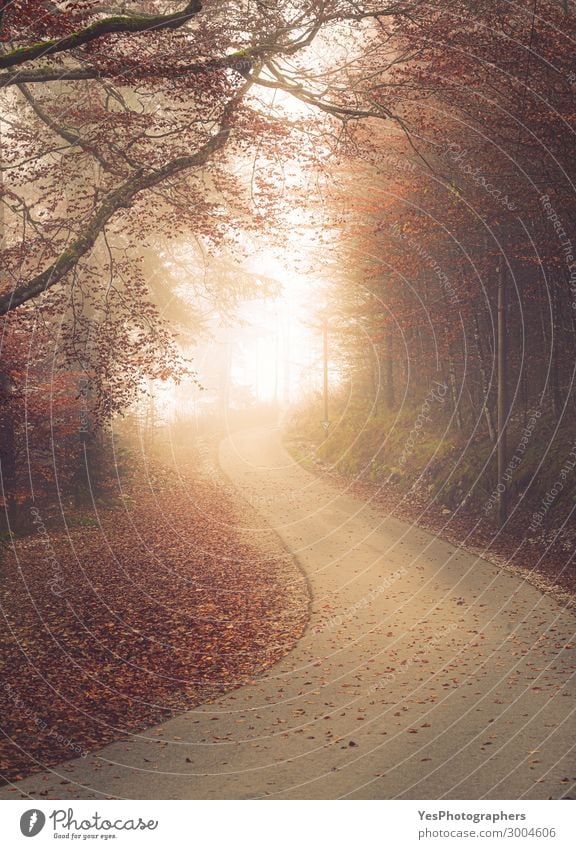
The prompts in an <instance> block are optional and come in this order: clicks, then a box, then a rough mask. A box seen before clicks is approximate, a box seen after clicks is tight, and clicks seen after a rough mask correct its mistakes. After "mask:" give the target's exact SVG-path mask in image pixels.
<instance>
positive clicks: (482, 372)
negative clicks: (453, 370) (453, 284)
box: [472, 313, 496, 443]
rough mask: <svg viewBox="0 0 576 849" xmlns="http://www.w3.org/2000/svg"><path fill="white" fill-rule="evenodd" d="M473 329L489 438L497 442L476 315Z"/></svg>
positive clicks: (474, 315)
mask: <svg viewBox="0 0 576 849" xmlns="http://www.w3.org/2000/svg"><path fill="white" fill-rule="evenodd" d="M472 322H473V328H474V343H475V346H476V355H477V357H478V368H479V371H480V381H481V386H482V409H483V412H484V418H485V419H486V426H487V428H488V436H489V437H490V442H492V443H495V442H496V430H495V428H494V419H493V417H492V410H491V409H490V397H489V396H490V386H489V383H488V376H487V374H486V362H485V359H484V349H483V347H482V339H481V336H480V327H479V324H478V316H477V315H476V313H474V314H473V316H472Z"/></svg>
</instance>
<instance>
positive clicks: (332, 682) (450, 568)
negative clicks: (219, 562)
mask: <svg viewBox="0 0 576 849" xmlns="http://www.w3.org/2000/svg"><path fill="white" fill-rule="evenodd" d="M220 464H221V467H222V469H223V470H224V471H225V473H226V474H227V475H228V476H229V478H230V479H231V480H232V482H233V483H234V484H235V486H236V487H237V488H238V489H239V491H240V493H241V494H242V495H243V496H245V497H246V499H247V500H248V501H250V502H251V504H252V505H255V506H256V507H257V509H258V515H259V517H261V519H260V518H258V520H256V522H255V524H254V527H253V533H254V537H255V538H256V539H257V537H258V534H259V533H261V532H264V530H265V531H266V532H268V529H269V527H270V526H272V527H273V528H274V529H275V530H276V532H277V533H278V535H279V536H280V537H281V539H282V541H283V543H284V545H285V546H286V548H287V549H288V550H289V551H290V552H291V553H292V554H293V556H294V557H295V558H297V560H298V563H299V564H300V567H301V568H302V569H303V570H304V572H305V573H306V575H307V579H308V581H309V587H310V593H311V611H310V622H309V625H308V628H307V630H306V632H305V634H304V636H303V637H302V639H301V640H300V641H299V642H298V644H297V646H296V647H295V649H294V650H293V651H292V652H291V653H289V654H288V655H287V656H286V657H285V658H284V659H283V660H282V661H281V662H280V663H278V664H277V665H276V666H274V667H273V668H271V669H269V670H268V672H267V673H265V674H264V675H263V676H262V677H261V678H259V679H258V680H256V681H254V682H253V683H252V684H250V685H248V686H244V687H242V688H240V689H237V690H234V691H232V692H230V693H228V694H227V695H225V696H223V697H221V698H219V699H217V700H216V701H214V702H213V703H208V704H203V705H201V706H200V707H198V708H196V709H195V710H191V711H189V712H187V713H185V714H183V715H181V716H179V717H177V718H174V719H172V720H170V721H169V722H166V723H164V724H162V725H160V726H156V727H155V728H152V729H149V730H148V731H145V732H141V733H139V734H135V735H134V736H132V737H131V738H130V739H129V740H127V741H122V742H118V743H114V744H112V745H109V746H107V747H105V748H103V749H100V750H98V751H95V752H93V753H92V754H91V755H89V756H88V757H86V758H79V759H77V760H74V761H69V762H67V763H65V764H62V765H60V766H59V767H56V768H53V769H51V770H49V771H47V772H45V773H40V774H38V775H34V776H32V777H30V778H28V779H25V780H23V781H20V782H18V783H17V784H15V785H13V786H12V787H10V786H8V787H4V788H3V789H2V791H1V792H0V796H1V797H3V798H12V799H14V798H19V797H21V796H28V797H31V798H39V799H42V798H58V799H65V798H80V799H87V798H128V799H146V798H150V799H156V798H160V799H253V798H261V797H265V798H274V799H290V798H305V799H336V798H353V799H394V798H400V799H442V798H446V799H483V798H486V799H541V798H542V799H548V798H552V799H558V798H562V797H572V796H573V795H574V793H575V792H576V791H575V790H574V789H573V788H574V785H576V757H575V753H574V746H575V745H576V742H575V741H576V733H575V732H576V717H575V708H576V702H575V698H574V694H575V691H576V686H575V680H574V677H575V673H576V661H575V657H576V655H575V651H574V648H573V640H574V631H575V624H576V618H575V616H574V613H573V612H572V611H570V610H566V609H564V608H563V607H562V605H561V604H560V603H558V602H557V601H555V600H554V599H553V598H552V597H550V596H547V595H544V594H542V593H541V592H540V590H538V589H536V588H535V587H533V586H531V585H530V584H528V583H526V582H524V581H522V580H521V579H520V578H519V577H518V576H517V575H515V574H512V573H511V572H509V571H506V570H505V569H502V568H499V567H497V566H495V565H493V564H491V563H488V562H487V561H485V560H483V559H481V558H479V557H477V556H476V555H474V554H472V553H468V552H466V551H465V550H462V549H458V548H456V547H455V546H454V545H451V544H449V543H447V542H444V541H442V540H440V539H437V538H435V537H434V536H433V535H432V534H430V533H428V532H426V531H424V530H422V529H420V528H418V527H416V526H412V525H410V524H408V523H406V522H402V521H399V520H397V519H395V518H392V517H389V516H387V515H386V514H385V513H384V512H383V511H382V509H381V508H379V507H378V506H376V505H372V504H370V503H368V502H367V501H364V500H362V499H361V498H359V497H356V496H353V495H350V494H348V493H346V492H345V491H343V490H341V489H339V488H337V487H335V486H333V485H332V484H330V483H327V482H326V481H325V480H322V479H320V478H318V477H316V476H315V475H313V474H311V473H309V472H307V471H306V470H305V469H303V468H302V467H301V466H300V465H298V464H297V463H295V462H294V461H293V460H292V459H291V457H290V456H289V455H288V453H287V452H286V451H285V450H284V449H283V447H282V443H281V434H280V431H279V430H277V429H264V428H261V429H251V430H246V431H242V432H239V433H236V434H233V435H232V436H231V437H229V438H228V439H226V440H225V441H224V442H223V443H222V445H221V447H220ZM250 515H253V514H252V513H251V514H250ZM252 521H253V522H254V520H252Z"/></svg>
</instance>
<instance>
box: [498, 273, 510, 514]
mask: <svg viewBox="0 0 576 849" xmlns="http://www.w3.org/2000/svg"><path fill="white" fill-rule="evenodd" d="M507 294H508V293H507V279H506V265H505V262H504V259H503V258H502V259H501V260H500V269H499V274H498V348H497V350H498V484H499V485H501V486H502V491H501V492H500V493H499V498H498V524H499V525H500V527H502V526H503V525H505V523H506V520H507V518H508V487H507V486H506V484H505V482H504V472H505V470H506V465H507V462H508V452H507V445H506V439H507V429H508V328H507V322H506V317H507V316H506V311H507V306H508V305H507Z"/></svg>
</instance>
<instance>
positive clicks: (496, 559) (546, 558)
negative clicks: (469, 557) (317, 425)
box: [284, 433, 576, 608]
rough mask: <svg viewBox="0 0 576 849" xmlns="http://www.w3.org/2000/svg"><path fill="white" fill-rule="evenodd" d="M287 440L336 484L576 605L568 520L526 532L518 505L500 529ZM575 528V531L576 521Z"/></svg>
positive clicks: (475, 514)
mask: <svg viewBox="0 0 576 849" xmlns="http://www.w3.org/2000/svg"><path fill="white" fill-rule="evenodd" d="M284 445H285V448H286V450H287V451H289V452H290V454H291V456H292V457H293V458H294V459H295V460H296V461H297V462H299V463H300V464H301V465H303V466H304V467H305V468H306V469H307V470H308V471H311V472H313V473H314V474H316V475H319V476H320V477H322V478H324V479H326V480H329V481H330V482H331V483H332V484H333V485H335V486H338V487H339V488H341V489H344V490H346V491H348V492H350V493H354V494H356V495H359V496H360V497H362V498H363V499H365V500H366V501H369V502H371V503H373V504H377V505H378V507H379V508H381V509H382V510H383V511H385V512H386V513H387V514H389V515H391V516H394V517H396V518H398V519H402V520H403V521H406V522H410V523H414V524H417V525H418V526H420V527H422V528H424V529H425V530H428V531H431V532H432V533H434V534H435V535H437V536H438V537H440V538H441V539H444V540H446V541H447V542H450V543H452V544H453V545H457V546H458V547H461V548H464V549H465V550H466V551H469V552H471V553H473V554H477V555H479V556H481V557H483V558H484V559H485V560H488V561H489V562H491V563H494V564H495V565H497V566H500V567H501V568H505V569H507V570H508V571H511V572H513V573H515V574H517V575H518V577H521V578H522V579H523V580H525V581H528V582H529V583H530V584H532V585H533V586H535V587H537V588H538V589H539V590H540V591H541V592H544V593H548V594H550V595H552V596H553V597H554V598H555V599H556V600H557V601H558V602H559V603H561V604H562V605H563V606H568V607H572V608H576V562H575V558H574V553H576V540H574V541H573V540H572V539H571V537H572V536H574V535H573V534H569V533H568V530H569V529H570V527H571V526H568V528H567V527H566V525H564V526H563V528H562V530H563V532H562V533H555V532H553V531H551V532H549V533H547V534H544V533H542V532H541V533H539V534H531V533H527V526H528V519H527V517H526V516H525V515H524V513H523V512H522V511H521V510H517V511H515V513H514V515H513V516H512V517H511V519H510V521H509V522H508V524H507V527H506V528H505V529H503V530H497V529H495V528H494V525H493V524H492V523H491V522H490V521H488V520H486V519H484V517H483V516H482V514H481V513H480V512H479V511H477V510H473V509H470V508H468V509H467V508H466V507H460V508H458V509H456V510H450V509H448V508H447V507H446V506H445V505H443V504H441V503H439V502H438V500H436V499H434V498H430V497H429V496H427V495H425V494H422V493H420V492H417V491H414V489H412V490H409V491H405V490H403V489H402V488H401V487H400V486H398V485H396V484H394V483H391V482H387V483H386V484H377V483H372V482H370V481H366V480H365V479H364V475H358V476H354V475H347V474H343V473H340V472H338V471H337V470H336V469H335V468H334V467H333V466H332V465H331V464H329V463H326V462H324V461H322V460H320V459H318V458H317V456H316V449H315V445H314V443H313V442H311V441H307V440H304V439H302V438H297V437H295V436H294V434H293V433H292V434H287V435H286V436H285V439H284ZM573 524H574V523H572V525H573ZM572 530H573V531H576V526H574V527H572Z"/></svg>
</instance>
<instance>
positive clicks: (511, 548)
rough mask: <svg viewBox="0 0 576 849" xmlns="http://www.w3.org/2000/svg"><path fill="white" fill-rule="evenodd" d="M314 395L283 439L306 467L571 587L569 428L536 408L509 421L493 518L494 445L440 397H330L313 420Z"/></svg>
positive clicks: (574, 534) (573, 457)
mask: <svg viewBox="0 0 576 849" xmlns="http://www.w3.org/2000/svg"><path fill="white" fill-rule="evenodd" d="M322 418H323V416H322V409H321V405H320V404H319V403H318V404H306V405H301V406H300V407H299V408H297V409H295V410H294V411H293V413H292V415H291V417H290V419H289V420H288V422H287V426H286V433H285V442H286V447H287V448H288V449H289V451H290V452H291V453H292V455H293V456H294V457H295V459H297V460H298V462H300V463H302V464H303V465H305V466H306V467H307V468H309V469H310V470H312V471H314V472H316V473H319V474H323V475H326V476H328V477H330V478H331V479H332V480H334V481H336V482H337V483H338V484H339V485H343V486H347V487H351V488H352V489H354V490H355V491H357V492H359V493H361V494H362V495H363V496H365V497H369V498H374V499H376V500H377V501H378V502H379V503H381V504H382V505H383V506H384V507H385V508H386V509H387V510H388V511H390V512H391V513H392V514H394V515H397V516H398V517H401V518H403V519H406V520H407V521H416V522H418V523H419V524H421V525H422V526H424V527H427V528H430V529H432V530H434V531H435V532H436V533H439V534H440V535H443V536H446V537H447V538H449V539H450V540H451V541H452V542H457V543H458V544H465V545H466V546H468V547H471V548H476V549H481V550H482V552H483V553H484V554H485V556H488V557H489V558H491V559H497V560H500V561H504V562H508V561H509V562H510V563H512V564H513V565H515V566H517V567H518V568H520V569H521V570H522V571H523V573H524V574H525V575H527V576H529V577H530V579H531V580H532V581H533V582H536V583H538V581H539V578H541V579H542V580H540V586H541V588H543V589H545V588H546V587H548V588H549V587H550V585H552V584H553V585H556V586H557V587H559V588H561V589H562V590H563V591H565V592H568V593H569V594H571V595H572V596H574V595H576V564H575V562H574V559H575V558H574V555H575V554H576V522H575V521H574V518H573V511H574V507H575V504H576V468H575V467H576V449H575V445H576V435H575V434H574V430H573V428H572V427H571V426H570V424H569V423H568V424H566V425H565V426H564V427H563V428H558V427H556V425H555V423H554V421H553V420H552V418H551V417H548V416H547V415H546V413H545V412H544V411H540V410H535V411H528V414H527V416H526V417H523V419H522V420H519V419H518V420H514V421H512V422H511V425H510V430H509V436H508V445H509V458H510V462H509V468H508V472H507V476H508V478H509V479H508V480H507V481H506V483H505V485H506V487H507V490H508V497H509V501H510V518H509V520H508V522H507V524H506V526H505V527H504V528H502V529H499V528H497V526H496V503H497V487H498V484H499V481H498V478H497V470H496V457H495V451H494V445H493V444H492V442H491V441H490V440H489V438H488V436H487V435H485V434H484V433H482V431H481V430H480V429H478V432H475V433H466V432H464V431H458V430H457V429H456V428H455V427H454V424H453V422H451V421H450V418H449V416H448V415H447V410H446V408H445V405H444V404H443V403H442V401H441V398H440V397H437V398H434V397H428V398H425V399H422V400H421V401H420V403H418V404H412V405H404V406H403V408H402V409H401V410H400V411H379V412H378V414H377V415H374V412H373V410H372V409H371V408H370V407H369V405H368V404H364V403H362V402H357V403H354V404H351V403H350V402H348V403H347V404H346V403H344V402H343V401H341V402H339V403H338V404H336V403H334V406H333V413H332V419H333V421H332V423H331V425H330V427H329V429H328V431H326V430H325V429H324V427H323V426H322Z"/></svg>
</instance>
